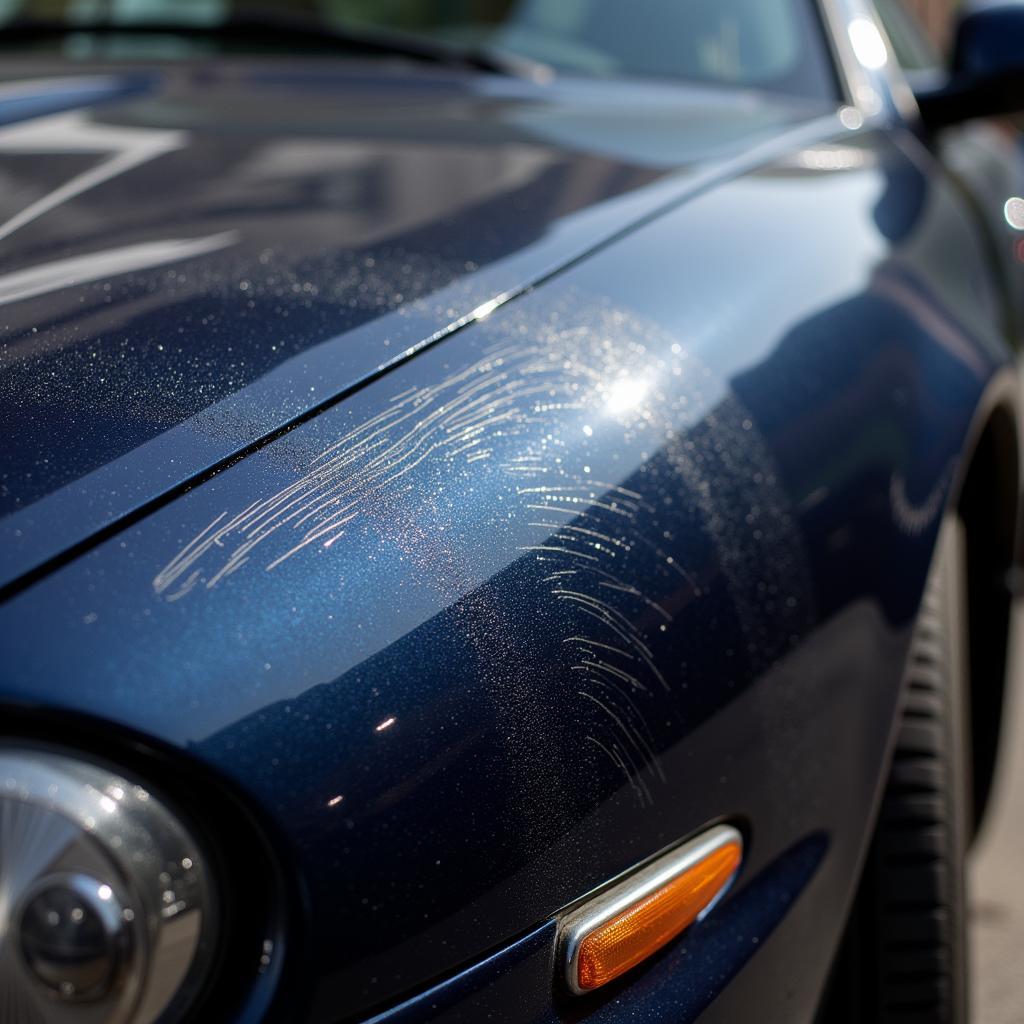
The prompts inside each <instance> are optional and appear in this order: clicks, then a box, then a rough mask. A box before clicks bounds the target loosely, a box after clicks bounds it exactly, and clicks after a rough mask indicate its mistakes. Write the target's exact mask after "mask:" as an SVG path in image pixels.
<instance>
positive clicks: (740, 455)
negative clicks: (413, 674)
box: [153, 296, 813, 805]
mask: <svg viewBox="0 0 1024 1024" xmlns="http://www.w3.org/2000/svg"><path fill="white" fill-rule="evenodd" d="M570 306H576V307H577V308H588V309H589V310H590V312H589V314H588V316H587V318H586V322H585V323H580V321H579V318H578V316H577V317H574V320H573V323H572V326H571V327H568V328H566V327H562V326H561V323H562V320H563V313H564V311H565V310H566V309H567V308H569V307H570ZM481 329H482V330H484V331H486V332H487V333H488V334H490V335H492V336H494V337H495V340H493V341H492V342H491V343H490V344H489V345H488V347H487V350H486V352H485V354H484V355H483V357H482V358H480V359H478V360H477V361H476V362H474V363H473V364H471V365H469V366H467V367H465V368H462V369H460V370H458V371H457V372H455V373H453V374H451V375H449V376H447V377H444V378H443V379H441V380H438V381H437V382H436V383H429V384H428V383H424V384H420V385H418V386H416V387H413V388H410V389H405V390H403V391H401V392H399V393H398V394H395V395H393V396H392V398H391V400H390V402H388V403H387V404H386V405H385V406H384V408H383V409H382V410H381V411H380V412H379V413H378V414H377V415H375V416H373V417H371V418H369V419H367V420H364V421H362V422H360V423H358V424H357V425H355V426H354V427H353V428H352V429H351V430H349V431H348V432H347V433H345V434H344V435H343V436H341V437H339V438H337V440H335V441H333V442H332V443H331V444H330V445H328V446H327V447H326V448H324V449H322V450H321V451H319V452H317V453H316V454H315V455H313V456H312V457H309V458H308V460H307V464H306V465H305V467H304V468H305V472H302V473H301V474H300V475H298V476H297V478H296V479H295V480H294V481H293V482H292V483H291V484H289V485H288V486H287V487H285V488H283V489H282V490H280V491H278V492H276V493H274V494H272V495H269V496H266V497H261V498H255V499H254V500H253V501H252V502H251V503H249V504H248V505H247V506H246V507H245V508H242V509H238V510H232V509H225V510H224V511H223V512H222V513H221V514H220V515H218V516H217V517H216V518H215V519H213V520H212V521H211V522H209V523H207V524H206V525H204V526H203V528H202V529H200V530H199V531H198V532H197V533H196V534H195V535H194V536H193V537H192V538H191V539H190V540H189V541H188V542H187V543H186V544H184V545H183V547H182V548H181V549H180V550H179V551H178V552H177V553H176V554H175V555H174V556H173V557H172V558H171V559H170V560H169V561H168V562H167V564H166V565H164V566H163V567H162V568H161V569H160V571H159V572H158V573H157V574H156V575H155V577H154V578H153V590H154V592H155V593H156V594H157V595H159V596H160V597H162V598H163V599H165V600H167V601H170V602H175V601H179V600H181V599H182V598H184V597H186V596H188V595H190V594H192V593H193V592H195V591H196V590H199V591H210V590H212V589H214V588H216V587H221V586H230V585H231V577H232V576H233V575H234V574H235V573H237V572H239V571H241V570H243V569H244V570H245V571H252V570H254V569H255V570H256V571H259V570H262V571H265V572H273V571H274V570H275V569H277V568H278V567H280V566H281V565H283V564H284V563H285V562H287V561H289V560H291V559H295V558H316V557H320V558H330V557H336V556H337V555H338V548H339V546H340V545H344V544H345V543H346V539H347V537H348V536H350V534H351V533H352V532H353V531H365V529H366V526H367V523H373V524H375V525H376V527H377V528H379V529H380V530H381V531H382V533H383V536H382V541H381V543H382V545H388V544H390V543H392V542H393V541H394V540H395V536H394V535H395V532H396V529H398V528H399V527H398V524H404V526H403V527H401V529H404V530H405V531H411V532H412V534H413V535H414V536H415V538H416V542H415V543H412V544H411V545H410V546H409V548H408V555H409V557H410V558H413V559H417V558H422V557H423V555H422V550H423V549H424V548H425V550H426V551H427V552H429V553H428V554H427V556H426V557H427V566H428V567H429V565H430V563H434V564H437V565H446V564H451V562H452V560H453V559H455V558H456V557H457V551H455V550H453V549H452V545H453V544H456V543H457V541H456V540H455V539H454V537H453V535H452V533H451V530H450V528H449V529H448V530H447V531H446V530H445V528H444V527H443V526H442V527H440V528H438V527H437V526H436V525H435V526H434V527H431V528H427V529H429V530H430V535H429V536H424V535H423V529H424V528H423V527H422V526H421V523H423V522H425V521H426V518H427V517H426V513H427V511H428V510H429V508H430V506H431V505H432V503H433V502H434V499H435V496H436V494H437V492H438V491H449V492H452V491H456V492H457V491H459V490H467V489H472V487H473V484H474V480H479V481H480V482H482V481H484V479H485V478H487V477H490V478H491V483H490V486H492V487H493V486H495V483H494V478H495V477H497V478H499V481H498V484H497V486H499V487H503V489H504V495H505V496H506V498H507V500H506V502H505V508H506V512H505V515H506V517H507V518H509V519H518V520H520V521H521V522H522V523H525V524H526V525H527V526H528V527H529V528H531V529H532V530H535V531H536V542H535V543H531V544H525V545H522V544H521V545H519V546H518V548H517V550H518V552H520V553H521V557H523V558H527V559H530V560H532V561H534V562H535V563H536V565H537V572H536V573H534V574H532V576H531V578H533V579H535V580H536V584H535V585H536V586H538V587H541V588H543V589H544V590H545V591H546V592H547V596H548V597H549V598H552V599H554V601H555V602H556V603H557V604H558V605H561V606H562V607H563V608H564V609H565V611H566V616H565V619H564V621H565V623H566V625H565V627H564V628H565V634H566V635H565V636H564V637H563V638H562V645H563V657H564V672H565V679H566V681H567V687H568V692H569V693H573V692H574V693H575V695H576V697H577V698H578V699H579V700H581V701H583V702H585V705H589V706H590V708H591V710H592V711H593V710H594V709H596V711H597V714H596V717H592V718H591V720H592V721H594V722H595V723H596V726H597V730H596V732H594V733H592V734H587V735H585V736H584V737H583V739H584V742H585V743H587V744H592V745H593V746H594V748H595V749H597V750H599V751H600V752H601V753H602V754H603V755H604V756H606V757H607V758H608V759H609V760H610V761H611V762H612V764H613V765H614V766H615V767H616V768H617V769H618V770H619V771H621V773H622V776H623V779H624V781H625V782H626V783H627V784H628V785H629V786H630V787H631V788H632V790H633V792H634V795H635V798H636V800H637V801H638V802H639V803H640V804H641V805H650V804H653V803H654V801H655V795H656V792H657V790H656V788H654V787H657V786H658V785H663V784H664V783H665V782H666V776H665V773H664V771H663V769H662V767H661V764H660V762H659V759H658V757H657V755H656V752H655V741H654V738H653V735H652V733H651V731H650V727H649V725H648V723H647V721H646V715H645V712H644V711H642V710H641V708H640V706H639V705H638V703H637V697H638V695H641V694H645V693H648V692H649V691H650V689H651V688H652V687H656V688H659V689H661V690H666V691H667V690H670V689H671V688H672V687H673V686H674V685H676V684H677V679H676V678H675V673H674V671H673V670H672V669H671V668H670V667H669V666H667V665H665V664H659V663H658V659H657V657H656V655H655V653H654V649H653V648H654V646H655V639H656V637H657V636H658V635H659V634H663V633H664V632H665V631H666V630H669V629H671V628H672V627H673V623H674V619H675V616H674V614H673V612H672V611H671V610H669V609H666V608H665V607H664V606H663V605H661V604H659V603H658V602H657V601H655V600H654V599H652V598H651V597H650V596H649V594H650V592H651V590H652V588H651V584H652V582H653V579H652V577H651V573H652V571H653V573H655V574H656V575H657V576H662V577H667V578H672V577H674V578H676V580H677V583H676V587H677V590H676V593H677V595H678V594H679V593H680V591H679V590H678V588H679V587H682V588H683V591H685V593H686V594H687V596H686V597H682V598H680V597H678V596H677V601H679V600H681V601H682V602H683V603H684V604H686V603H689V602H690V601H693V600H699V599H700V598H701V596H702V592H701V587H700V584H699V582H698V580H697V578H696V576H695V575H694V572H693V571H692V570H691V569H690V568H688V567H687V566H686V565H684V564H681V563H680V562H679V560H678V558H677V557H674V556H673V554H672V545H671V543H668V541H669V540H670V539H671V537H670V536H669V537H668V538H663V537H662V536H661V534H659V532H658V531H656V530H653V529H652V528H651V522H652V519H654V518H655V517H656V516H657V512H658V509H657V506H658V505H659V504H661V503H662V502H663V501H665V500H671V499H670V498H668V497H667V495H669V494H671V493H672V492H673V491H679V492H682V491H683V490H684V489H685V490H688V491H689V492H690V493H692V494H694V495H696V496H697V501H698V504H699V507H700V509H701V512H702V513H703V520H704V524H705V528H706V529H707V530H708V532H709V533H710V534H711V536H712V537H713V539H714V543H715V547H716V550H717V551H718V554H719V558H720V560H721V564H722V566H723V569H724V571H725V573H726V575H727V578H728V579H729V581H730V592H731V593H732V595H733V599H734V603H735V610H736V614H737V617H738V620H739V622H740V624H741V626H742V629H743V633H744V638H745V642H746V644H747V646H748V647H749V650H750V651H751V652H756V651H758V650H760V649H764V645H765V643H766V642H768V643H769V644H770V642H771V638H772V637H773V636H778V635H779V630H778V628H777V626H776V625H775V623H774V622H773V621H771V618H772V617H771V616H770V615H766V611H765V610H766V609H770V608H772V607H773V605H774V604H775V603H776V602H777V595H779V594H781V593H782V592H783V591H785V592H786V593H787V594H788V595H789V597H788V601H789V606H788V609H787V611H788V612H789V613H790V614H789V618H790V627H789V631H788V632H787V633H785V634H784V635H789V632H792V631H793V630H794V629H796V628H797V626H796V623H798V622H806V621H808V620H809V619H810V617H811V615H812V611H811V608H812V603H813V602H812V599H811V597H810V586H809V579H808V573H807V569H806V566H805V564H804V557H805V556H804V554H803V549H802V545H801V541H800V539H799V536H798V534H797V532H796V530H795V528H794V523H793V516H792V513H791V512H790V510H789V508H788V503H787V498H786V497H785V495H784V493H783V492H782V490H781V489H780V487H779V485H778V482H777V477H776V474H775V472H774V471H773V469H772V458H771V455H770V453H769V452H768V450H767V448H766V446H765V444H764V442H763V440H761V438H760V437H759V436H758V432H757V431H756V430H755V429H754V428H753V424H752V420H751V419H750V416H749V414H748V413H747V412H746V411H745V410H744V409H743V407H742V405H741V404H740V403H739V402H738V400H737V399H736V398H735V397H734V396H731V397H727V398H725V399H721V398H719V397H718V396H719V395H720V394H721V391H722V384H721V383H720V382H715V381H714V380H713V375H712V373H711V371H710V370H709V369H708V368H707V367H706V366H705V365H703V364H702V363H701V362H700V361H699V360H698V359H697V358H695V357H694V356H693V355H692V354H691V353H690V351H689V349H688V348H687V347H685V346H684V345H682V344H681V343H680V342H679V340H678V339H677V338H675V337H674V336H671V335H669V334H667V333H666V332H665V331H664V330H661V329H659V328H658V327H657V326H656V325H654V324H653V323H649V322H645V321H644V319H643V318H641V317H639V316H637V315H636V314H635V313H632V312H630V311H628V310H624V309H621V308H615V307H610V306H608V305H607V304H602V303H601V302H600V301H597V302H595V301H594V300H593V299H592V298H590V299H586V300H585V298H584V297H583V296H580V297H578V300H577V301H575V302H573V301H572V300H569V301H568V302H564V301H563V303H562V304H561V308H560V309H558V310H551V311H549V315H548V316H547V317H546V318H543V319H541V318H538V317H537V316H536V315H534V316H533V317H530V318H529V319H527V318H525V317H524V316H522V315H517V313H516V312H515V311H514V310H513V311H510V312H509V313H508V314H507V315H505V316H504V317H502V319H501V322H500V323H490V324H481ZM530 337H532V340H525V341H524V338H530ZM639 381H643V383H642V384H640V383H638V382H639ZM716 399H717V406H716V407H715V408H712V406H713V405H715V401H716ZM700 416H707V417H710V418H711V420H712V422H714V423H715V424H716V437H717V438H718V440H717V442H716V444H717V446H718V447H719V449H720V450H721V451H722V452H723V458H725V459H726V460H727V462H728V463H729V475H730V477H731V478H732V479H733V481H734V484H735V486H736V487H738V488H740V491H739V493H734V494H731V495H730V500H729V501H728V502H723V501H721V500H719V499H716V498H715V497H713V496H712V485H711V481H710V480H709V479H708V477H707V476H706V474H705V472H704V471H703V470H702V465H701V454H700V451H699V450H698V449H696V448H695V447H694V446H693V445H692V444H690V443H688V442H686V441H684V440H682V438H681V435H680V427H681V425H682V424H683V423H686V422H688V421H690V420H691V419H693V418H695V417H700ZM581 420H583V421H585V422H586V424H587V425H589V424H591V423H592V424H595V426H594V427H593V428H592V430H591V433H590V434H589V435H586V434H585V436H586V438H587V440H586V443H584V444H582V445H581V444H580V443H578V441H577V442H573V441H571V440H570V438H573V437H576V438H578V437H579V434H578V432H577V428H576V425H577V424H578V423H579V422H580V421H581ZM595 431H596V432H597V433H596V434H595ZM638 437H641V438H643V437H649V438H650V441H651V446H652V447H657V448H662V447H663V448H664V450H665V452H666V453H667V464H668V465H667V467H666V469H665V470H664V472H667V473H668V474H669V477H670V478H671V476H672V475H676V476H677V477H678V482H677V483H675V484H673V483H672V481H671V479H665V478H664V477H659V476H658V475H657V474H656V473H655V472H653V471H654V470H655V467H654V466H653V465H651V466H648V465H647V464H646V460H645V459H644V460H643V461H642V463H641V465H640V467H639V468H640V472H639V474H638V477H637V478H638V479H639V480H641V481H644V480H647V481H649V482H650V483H649V486H648V487H646V488H643V489H640V490H631V489H628V488H625V487H623V486H621V485H617V484H613V483H609V482H606V481H602V480H600V479H596V478H594V476H593V475H591V473H590V470H591V466H590V464H589V463H591V462H595V459H594V458H592V457H591V456H590V455H588V452H589V451H594V450H598V449H599V446H603V447H604V448H605V449H606V450H609V451H617V450H620V449H622V450H626V449H628V448H629V446H630V445H631V444H632V443H633V442H635V440H636V438H638ZM648 471H651V472H648ZM398 542H399V543H400V544H401V543H403V541H402V539H401V538H398ZM663 542H664V543H663ZM751 545H753V546H754V547H756V548H759V549H760V550H761V551H762V552H763V557H760V558H759V557H758V555H757V554H756V553H755V552H754V551H752V550H751ZM510 556H512V557H514V553H513V552H510ZM758 561H760V562H761V563H762V564H763V566H764V570H765V577H764V579H763V581H762V587H763V588H764V591H763V592H764V595H765V597H764V599H763V600H761V601H759V602H758V603H757V604H756V605H755V604H753V603H751V602H750V601H749V599H748V598H747V597H746V596H745V594H746V592H747V589H748V588H747V587H746V584H745V581H744V579H743V572H744V569H745V567H747V566H749V565H751V564H753V563H756V562H758ZM343 582H344V581H342V583H343ZM659 589H663V588H659ZM773 597H774V598H776V601H774V602H773ZM794 609H796V610H798V611H799V614H798V615H793V614H792V613H793V611H794ZM352 612H353V610H352V609H349V608H348V607H347V606H346V605H345V603H344V602H341V603H340V604H339V606H338V615H339V616H342V615H351V614H352ZM780 650H781V648H780V649H778V650H770V651H769V652H768V654H767V656H768V657H769V659H770V658H771V657H773V656H775V655H776V654H777V653H779V651H780ZM391 721H393V720H392V719H389V720H388V721H387V722H386V723H383V724H382V725H380V726H377V731H378V732H379V731H381V730H382V729H383V728H384V727H386V726H387V725H389V724H390V723H391Z"/></svg>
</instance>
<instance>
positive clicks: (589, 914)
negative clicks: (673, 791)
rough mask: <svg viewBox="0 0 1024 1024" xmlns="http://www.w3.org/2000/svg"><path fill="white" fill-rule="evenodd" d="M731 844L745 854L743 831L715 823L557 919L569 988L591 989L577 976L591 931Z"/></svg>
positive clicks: (558, 941)
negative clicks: (580, 983)
mask: <svg viewBox="0 0 1024 1024" xmlns="http://www.w3.org/2000/svg"><path fill="white" fill-rule="evenodd" d="M729 843H736V844H738V845H739V848H740V853H741V856H742V852H743V836H742V835H741V834H740V832H739V831H738V830H737V829H735V828H733V827H732V825H715V826H714V827H713V828H710V829H708V830H707V831H706V832H703V833H701V834H700V835H699V836H697V837H696V838H695V839H691V840H690V841H689V842H688V843H684V844H683V845H682V846H677V847H676V848H675V849H673V850H669V851H668V853H665V854H662V856H660V857H658V858H657V859H656V860H654V861H652V862H651V863H650V864H648V865H646V866H645V867H643V868H641V869H640V870H639V871H636V872H634V873H632V874H631V875H629V877H627V878H625V879H624V880H623V881H621V882H619V883H618V884H616V885H613V886H611V887H610V888H608V889H606V890H604V891H603V892H600V893H598V894H597V895H596V896H594V897H592V898H591V899H589V900H587V901H586V902H585V903H584V904H583V905H582V906H580V907H577V908H576V909H575V910H570V911H569V912H568V913H566V914H565V916H564V917H562V918H561V919H560V920H559V922H558V935H557V938H556V940H555V941H556V949H557V951H558V952H557V956H556V961H558V962H561V963H562V965H563V967H564V974H565V982H566V984H567V985H568V987H569V990H570V991H571V992H573V993H574V994H575V995H584V994H585V993H586V992H587V991H588V990H587V989H582V988H580V987H579V985H578V983H577V979H578V971H579V953H580V944H581V943H582V942H583V939H584V938H586V936H587V935H589V934H590V932H592V931H593V930H594V929H595V928H597V927H598V926H600V925H602V924H604V923H605V922H606V921H610V920H611V919H612V918H613V917H616V916H617V915H618V914H621V913H622V912H623V911H624V910H628V909H629V908H630V907H631V906H633V904H635V903H638V902H639V901H640V900H642V899H644V898H645V897H647V896H649V895H650V894H651V893H652V892H656V891H657V890H658V889H660V888H661V887H662V886H664V885H667V884H668V883H669V882H671V881H672V879H674V878H676V877H678V876H679V875H681V874H683V873H684V872H685V871H688V870H689V869H690V868H692V867H693V866H694V865H695V864H698V863H699V862H700V861H702V860H704V858H705V857H707V856H709V855H710V854H712V853H714V852H715V851H716V850H718V849H720V848H721V847H723V846H725V845H727V844H729ZM738 871H739V869H738V868H737V870H736V871H735V872H733V874H732V876H731V877H730V878H729V880H728V881H727V882H726V883H725V885H723V886H722V888H721V890H720V891H719V893H718V894H717V895H716V896H715V898H714V899H713V900H712V901H711V903H709V904H708V906H706V907H705V908H704V910H703V911H701V913H700V914H699V916H698V917H697V920H698V921H700V920H703V919H704V917H706V916H707V914H708V913H709V912H710V911H711V910H712V908H713V907H714V906H715V905H716V904H717V903H718V901H719V900H720V899H721V898H722V896H724V895H725V893H726V892H727V891H728V890H729V888H730V887H731V886H732V883H733V881H734V880H735V878H736V874H737V873H738Z"/></svg>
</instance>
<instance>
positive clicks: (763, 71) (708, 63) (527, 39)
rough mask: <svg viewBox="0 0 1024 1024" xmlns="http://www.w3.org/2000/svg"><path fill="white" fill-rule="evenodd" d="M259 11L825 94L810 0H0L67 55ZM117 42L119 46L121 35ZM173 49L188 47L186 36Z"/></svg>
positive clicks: (15, 22)
mask: <svg viewBox="0 0 1024 1024" xmlns="http://www.w3.org/2000/svg"><path fill="white" fill-rule="evenodd" d="M260 20H262V21H264V22H265V23H267V24H270V23H274V24H277V25H278V26H281V25H283V24H284V23H285V22H287V24H288V25H289V26H291V27H297V26H300V25H301V27H302V28H303V31H304V33H306V34H305V35H304V36H303V37H301V39H300V36H299V35H298V34H296V33H292V34H287V33H286V34H282V35H281V36H280V37H279V38H278V40H277V42H276V45H272V48H275V49H291V50H293V51H294V50H301V49H306V48H315V47H310V44H311V42H313V41H314V40H315V36H313V35H312V34H310V33H309V29H310V28H313V29H319V30H320V31H321V32H322V33H323V38H324V40H328V39H331V40H333V41H335V42H338V43H343V42H344V41H345V39H346V38H347V39H348V41H349V42H350V43H351V42H353V41H355V40H356V39H358V38H359V34H360V33H366V34H368V38H371V39H373V40H375V42H376V43H379V41H380V40H381V39H383V38H390V39H394V40H397V39H403V40H406V41H417V40H418V41H421V42H424V43H430V44H437V45H438V46H443V47H444V49H443V50H439V51H438V52H439V53H444V54H446V55H448V56H451V55H452V54H453V53H456V54H457V53H463V54H466V55H477V56H478V57H479V56H481V55H486V54H491V55H494V56H495V57H498V56H506V57H511V58H517V57H518V58H522V59H523V60H524V61H531V62H535V63H536V64H539V65H543V66H546V67H547V68H550V69H551V70H552V71H553V72H555V73H562V74H571V75H586V76H595V77H604V78H616V77H622V78H662V79H666V78H667V79H679V80H684V81H691V82H700V83H706V84H713V85H731V86H740V87H748V88H760V89H770V90H774V91H779V92H787V93H792V94H796V95H801V96H808V97H813V98H816V99H823V98H829V99H835V98H836V96H837V91H836V83H835V79H834V76H833V73H832V69H831V65H830V61H829V58H828V53H827V48H826V46H825V43H824V39H823V35H822V28H821V25H820V24H819V22H818V17H817V12H816V7H815V5H814V4H813V3H811V0H276V2H274V0H251V2H242V0H234V2H232V0H0V25H3V27H4V29H5V30H6V35H7V36H8V37H9V41H10V40H11V39H13V38H16V33H17V30H18V29H19V28H20V29H22V30H24V29H26V28H32V29H34V30H40V29H42V28H46V29H48V30H50V31H51V32H53V31H54V30H58V31H61V32H66V33H67V35H68V38H69V39H71V38H72V37H73V41H74V43H75V47H76V49H73V52H71V50H70V49H69V54H68V55H74V54H77V55H103V53H104V51H103V49H102V48H100V49H98V50H96V49H94V50H91V51H90V50H89V49H88V47H86V48H85V49H83V46H82V42H83V37H87V36H88V35H89V32H90V29H92V30H99V29H102V30H103V31H104V32H105V33H109V32H110V31H111V30H112V29H115V28H116V29H119V30H123V31H124V32H125V33H127V32H129V31H130V32H132V33H138V32H139V31H140V30H141V29H147V28H148V29H151V30H153V31H156V30H157V29H159V30H160V31H161V32H170V33H172V34H173V32H174V30H175V29H179V30H180V31H181V33H182V35H186V34H188V36H189V39H190V40H191V41H192V43H193V44H194V47H195V49H196V51H197V52H210V50H209V44H210V40H211V38H213V39H216V37H217V36H218V35H220V36H221V37H222V39H221V43H220V44H218V46H217V47H215V48H223V49H237V48H238V47H237V45H236V46H231V39H232V30H233V29H236V30H237V29H240V27H241V26H242V25H245V26H246V27H247V28H250V29H251V28H252V26H253V24H254V23H256V22H258V21H260ZM382 33H383V35H382ZM200 37H202V38H200ZM18 38H20V37H18ZM54 38H55V37H54V36H51V37H49V39H48V45H51V46H52V45H53V39H54ZM239 38H240V37H239ZM2 40H3V33H0V41H2ZM303 40H304V41H305V45H300V43H301V42H302V41H303ZM65 42H66V41H65ZM236 42H237V39H236ZM270 43H271V44H274V40H273V39H272V38H271V39H270ZM58 45H64V44H63V43H61V42H60V41H59V40H58ZM119 45H120V47H121V48H120V49H119V50H118V51H117V55H118V56H121V55H123V40H121V41H120V43H119ZM260 48H261V49H265V48H267V40H263V41H262V44H261V46H260ZM148 52H152V51H148ZM175 55H188V47H186V50H185V53H184V54H183V53H182V51H181V49H180V48H179V49H178V50H176V51H175ZM404 55H405V56H409V55H410V53H409V52H408V51H404ZM413 55H416V56H424V55H425V53H414V54H413ZM496 66H500V65H496Z"/></svg>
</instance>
